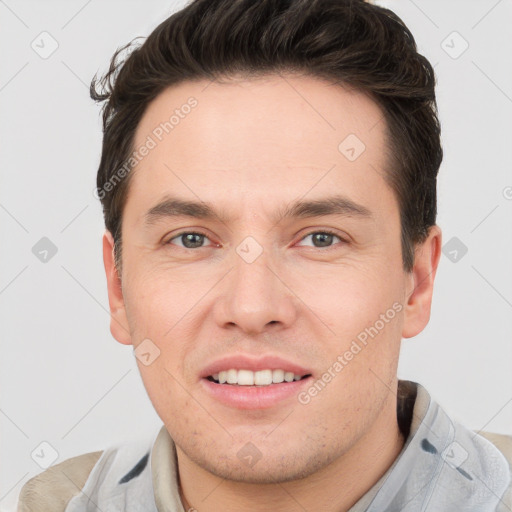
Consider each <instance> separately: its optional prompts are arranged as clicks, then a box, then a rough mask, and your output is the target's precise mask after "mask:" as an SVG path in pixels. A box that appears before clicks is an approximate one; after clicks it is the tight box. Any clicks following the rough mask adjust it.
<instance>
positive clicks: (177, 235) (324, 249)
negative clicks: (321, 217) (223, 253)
mask: <svg viewBox="0 0 512 512" xmlns="http://www.w3.org/2000/svg"><path fill="white" fill-rule="evenodd" d="M317 233H322V234H326V235H333V236H335V237H336V238H339V240H340V241H341V243H343V244H347V243H348V241H347V240H345V239H343V238H342V237H341V236H340V235H339V234H337V233H336V232H334V231H331V230H330V229H322V230H315V231H310V232H309V233H307V234H305V235H304V236H303V237H302V238H301V239H300V240H299V241H300V242H302V240H304V239H305V238H307V237H308V236H310V235H314V234H317ZM183 235H201V236H204V237H205V238H208V235H207V234H206V233H203V232H201V231H181V232H180V233H178V234H176V235H174V236H173V237H172V238H170V239H169V240H168V241H167V242H165V244H164V245H171V241H172V240H175V239H176V238H180V237H181V236H183ZM208 239H209V238H208ZM214 246H215V245H212V246H206V247H197V248H195V249H191V248H188V247H180V246H178V247H180V248H181V249H185V250H189V251H195V250H197V249H206V248H207V247H214ZM310 248H311V249H321V250H323V251H328V250H330V249H334V248H335V246H334V245H331V246H328V247H310Z"/></svg>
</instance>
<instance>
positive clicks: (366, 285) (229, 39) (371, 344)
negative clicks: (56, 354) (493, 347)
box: [19, 0, 512, 512]
mask: <svg viewBox="0 0 512 512" xmlns="http://www.w3.org/2000/svg"><path fill="white" fill-rule="evenodd" d="M120 55H121V52H118V53H117V54H116V55H115V56H114V58H113V59H112V64H111V68H110V70H109V72H108V74H107V75H106V76H105V77H104V79H103V80H102V81H101V82H100V83H98V82H97V81H96V80H94V81H93V84H92V86H91V92H92V96H93V98H94V99H96V100H99V101H103V100H106V104H105V110H104V115H103V121H104V140H103V151H102V158H101V162H100V166H99V170H98V179H97V193H98V198H99V199H100V200H101V202H102V205H103V211H104V216H105V223H106V228H107V230H106V232H105V235H104V238H103V256H104V264H105V270H106V276H107V285H108V294H109V305H110V311H111V332H112V335H113V336H114V338H115V339H116V340H117V341H119V342H120V343H123V344H126V345H133V347H134V350H135V354H136V356H137V364H138V367H139V370H140V373H141V376H142V380H143V382H144V385H145V387H146V390H147V392H148V395H149V398H150V399H151V401H152V403H153V405H154V407H155V410H156V411H157V413H158V415H159V416H160V418H161V419H162V422H163V426H162V429H161V430H160V432H159V434H158V436H157V437H156V439H150V440H145V441H144V442H141V443H140V444H135V443H134V444H130V445H118V446H114V447H109V448H107V449H105V450H104V451H102V452H95V453H90V454H85V455H80V456H78V457H75V458H73V459H68V460H67V461H64V462H63V463H61V464H58V465H56V466H54V467H52V468H50V469H49V470H47V471H45V472H44V473H42V474H41V475H38V476H37V477H35V478H34V479H32V480H31V481H29V482H28V483H27V484H26V485H25V487H24V488H23V490H22V494H21V496H20V507H19V510H65V511H67V512H72V511H73V512H74V511H86V510H130V511H132V510H133V511H134V510H152V511H159V512H162V511H171V510H180V511H183V510H197V511H199V512H211V511H243V510H251V511H255V510H261V511H263V510H273V511H279V510H283V511H292V510H324V511H333V512H334V511H336V512H338V511H350V512H356V511H357V512H360V511H372V512H377V511H378V512H382V511H389V512H390V511H397V510H407V511H416V510H417V511H420V510H421V511H436V512H439V511H454V510H457V511H461V510H462V511H475V512H476V511H478V512H482V511H491V510H492V511H494V510H499V511H504V510H512V498H511V470H510V466H509V463H510V460H511V459H512V453H511V451H512V448H511V445H512V438H511V437H510V436H504V435H496V434H494V435H493V434H486V437H487V439H486V438H485V437H484V435H480V434H483V433H475V432H472V431H470V430H468V429H467V428H466V427H464V426H463V425H461V424H459V423H458V422H457V421H455V420H453V419H452V418H450V416H449V415H448V414H447V413H446V412H445V411H444V410H443V409H442V408H441V407H440V406H439V404H437V403H436V401H435V400H434V399H433V398H432V397H430V395H429V393H428V392H427V390H426V389H425V388H424V387H423V386H421V385H420V384H419V383H415V382H410V381H399V380H398V378H397V364H398V357H399V351H400V343H401V339H402V338H410V337H413V336H415V335H417V334H419V333H420V332H421V331H422V330H423V329H424V328H425V326H426V324H427V323H428V321H429V317H430V305H431V300H432V293H433V285H434V278H435V275H436V270H437V267H438V263H439V258H440V248H441V238H442V235H441V230H440V228H439V227H438V226H437V225H436V223H435V219H436V177H437V172H438V169H439V166H440V163H441V160H442V149H441V145H440V127H439V122H438V119H437V115H436V104H435V93H434V84H435V78H434V73H433V69H432V67H431V65H430V64H429V62H428V61H427V60H426V59H425V58H424V57H423V56H421V55H419V54H418V53H417V51H416V46H415V42H414V38H413V36H412V35H411V33H410V32H409V30H408V29H407V28H406V27H405V26H404V24H403V22H402V21H401V20H400V19H399V18H398V17H397V16H396V15H394V14H393V13H392V12H390V11H388V10H386V9H383V8H380V7H377V6H374V5H371V4H368V3H365V2H363V1H348V0H347V1H343V0H336V1H335V0H319V1H311V0H308V1H305V0H302V1H301V0H296V1H292V2H281V1H278V0H268V1H266V0H262V1H259V2H251V1H248V0H246V1H244V0H242V1H235V2H233V1H232V0H196V1H195V2H192V3H190V4H189V5H188V6H187V7H185V8H184V9H183V10H181V11H179V12H178V13H176V14H174V15H173V16H171V17H170V18H169V19H167V20H166V21H164V22H163V23H162V24H161V25H159V26H158V27H157V28H156V29H155V30H154V31H153V33H152V34H151V35H150V36H149V37H148V39H147V40H146V41H145V43H144V44H143V45H142V46H141V47H140V48H137V49H135V50H134V51H133V52H132V53H131V54H130V56H129V57H127V58H126V60H125V61H124V62H122V61H121V60H120ZM507 458H508V462H507Z"/></svg>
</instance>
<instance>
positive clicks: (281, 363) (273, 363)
mask: <svg viewBox="0 0 512 512" xmlns="http://www.w3.org/2000/svg"><path fill="white" fill-rule="evenodd" d="M232 368H235V369H237V370H252V371H253V372H257V371H258V370H268V369H269V370H284V371H285V372H293V373H294V374H295V375H300V376H304V375H307V374H310V373H311V371H310V370H308V369H307V368H304V367H302V366H300V365H299V364H296V363H293V362H291V361H287V360H286V359H283V358H282V357H279V356H275V355H266V356H260V357H257V358H256V357H249V356H247V355H244V354H234V355H231V356H225V357H223V358H221V359H217V360H216V361H213V362H212V363H210V364H208V365H207V366H205V367H204V368H203V369H202V370H201V373H200V377H201V378H206V377H209V376H211V375H214V374H216V373H219V372H222V371H227V370H230V369H232Z"/></svg>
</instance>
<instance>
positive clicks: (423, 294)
mask: <svg viewBox="0 0 512 512" xmlns="http://www.w3.org/2000/svg"><path fill="white" fill-rule="evenodd" d="M441 241H442V232H441V228H440V227H439V226H437V225H434V226H432V227H431V228H430V230H429V235H428V237H427V239H426V240H425V242H423V243H422V244H421V245H418V246H416V250H415V255H414V267H413V270H412V272H411V274H410V279H409V280H408V283H410V285H408V289H407V290H406V292H407V293H406V296H405V315H404V324H403V329H402V337H403V338H412V337H413V336H416V335H418V334H419V333H420V332H421V331H423V329H424V328H425V327H426V325H427V324H428V321H429V320H430V309H431V305H432V295H433V291H434V279H435V276H436V272H437V267H438V265H439V259H440V256H441Z"/></svg>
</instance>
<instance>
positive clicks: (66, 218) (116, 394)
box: [0, 0, 512, 511]
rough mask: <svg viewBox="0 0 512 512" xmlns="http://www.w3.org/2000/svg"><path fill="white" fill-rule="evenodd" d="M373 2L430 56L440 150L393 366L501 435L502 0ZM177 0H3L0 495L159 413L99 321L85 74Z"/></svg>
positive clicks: (505, 309) (509, 327)
mask: <svg viewBox="0 0 512 512" xmlns="http://www.w3.org/2000/svg"><path fill="white" fill-rule="evenodd" d="M380 4H382V5H385V6H387V7H390V8H391V9H393V10H395V12H397V14H398V15H399V16H401V17H402V18H403V20H404V21H405V23H406V24H407V25H408V26H409V28H410V29H411V30H412V32H413V34H414V36H415V38H416V40H417V42H418V46H419V48H420V51H421V53H423V54H424V55H425V56H426V57H427V58H428V59H429V60H430V61H431V62H432V64H433V65H435V70H436V73H437V77H438V84H439V85H438V105H439V110H440V117H441V122H442V127H443V143H444V151H445V158H444V162H443V164H442V167H441V171H440V175H439V180H438V184H439V202H438V208H439V216H438V224H439V225H440V226H441V228H442V229H443V245H444V253H445V254H443V256H442V258H441V262H440V267H439V270H438V274H437V278H436V285H435V292H434V299H433V308H432V317H431V320H430V323H429V325H428V326H427V328H426V329H425V330H424V331H423V332H422V333H421V334H420V335H419V336H417V337H415V338H411V339H405V340H403V348H402V357H401V363H400V371H399V376H400V377H401V378H408V379H411V380H415V381H418V382H420V383H422V384H423V385H424V386H426V387H427V389H428V390H429V391H430V392H431V394H432V395H433V396H434V397H435V398H436V399H437V400H438V401H439V402H440V403H441V405H442V406H443V407H444V408H445V409H446V410H447V411H449V412H450V413H451V415H452V416H453V417H454V418H456V419H458V420H459V421H461V422H463V423H465V424H466V425H467V426H468V427H470V428H473V429H475V430H477V429H485V430H490V431H494V432H502V433H509V434H512V376H511V371H510V370H511V366H512V348H511V343H510V340H511V333H512V315H511V312H512V279H511V274H512V271H511V267H512V265H511V263H512V241H511V238H512V229H511V224H512V222H511V221H512V217H511V210H512V200H511V199H512V174H511V164H512V154H511V151H512V150H511V141H512V116H511V114H512V65H511V58H510V48H512V31H511V30H510V21H511V20H512V2H511V1H510V0H509V1H507V0H501V1H496V0H479V1H468V0H460V1H453V0H450V1H449V2H448V1H446V0H443V1H441V0H437V1H432V0H430V1H426V0H422V1H420V0H416V1H414V2H413V1H412V0H400V1H399V0H388V1H382V2H380ZM182 5H183V2H174V3H173V2H169V1H167V2H166V1H153V2H151V3H149V2H142V1H139V2H134V1H126V0H124V1H119V0H118V1H109V2H106V1H103V2H100V1H99V0H89V1H84V0H76V1H75V0H73V1H66V2H64V1H60V2H57V1H44V2H42V1H21V0H18V1H16V0H6V1H0V15H1V18H0V19H1V22H2V29H1V31H0V38H1V45H2V46H1V48H2V52H1V65H0V104H1V106H0V108H1V112H2V117H1V123H0V130H1V132H0V140H1V142H2V152H1V156H0V172H1V180H2V181H1V186H0V226H1V230H2V232H1V240H2V248H3V250H2V251H1V252H0V257H1V263H0V269H1V273H0V314H1V318H0V322H1V323H0V325H1V328H2V338H1V356H0V364H1V382H0V385H1V389H2V396H1V399H2V401H1V407H0V413H1V414H0V426H1V429H2V436H1V450H2V453H1V457H2V465H1V469H0V476H1V488H0V510H2V511H6V510H14V508H15V504H16V498H17V495H18V493H19V490H20V489H21V486H22V485H23V483H24V482H25V481H26V480H28V479H29V478H30V477H32V476H34V475H35V474H37V473H39V472H40V471H42V466H41V464H43V465H44V464H48V463H49V461H51V460H52V455H53V454H55V456H56V457H58V458H57V459H56V460H55V463H58V462H60V461H62V460H64V459H66V458H69V457H72V456H74V455H77V454H80V453H84V452H87V451H95V450H100V449H102V448H104V447H106V446H108V445H109V444H111V443H114V442H118V441H122V440H129V439H133V438H138V437H140V436H146V435H153V434H155V433H156V431H157V430H158V428H159V426H160V425H161V422H160V419H159V418H158V416H157V415H156V413H155V412H154V410H153V407H152V405H151V403H150V401H149V399H148V397H147V394H146V392H145V390H144V387H143V385H142V382H141V379H140V377H139V374H138V370H137V367H136V365H135V360H134V357H133V355H132V350H131V347H129V346H128V347H127V346H123V345H120V344H119V343H117V342H116V341H115V340H114V339H113V338H112V336H111V335H110V331H109V314H108V301H107V291H106V281H105V276H104V270H103V262H102V254H101V235H102V233H103V219H102V215H101V209H100V204H99V201H97V200H96V199H95V198H94V197H93V195H92V192H93V188H94V186H95V172H96V169H97V164H98V161H99V155H100V144H101V128H100V119H99V107H98V106H96V105H95V104H94V103H93V102H92V101H91V100H90V99H89V97H88V86H89V83H90V79H91V78H92V76H93V75H94V73H95V72H97V71H100V72H101V71H104V70H105V69H106V67H107V65H108V62H109V58H110V56H111V54H112V53H113V52H114V50H115V49H116V48H117V47H118V46H121V45H122V44H124V43H126V42H128V41H129V40H131V39H132V38H134V37H136V36H141V35H142V36H145V35H148V34H149V33H150V32H151V30H152V29H153V28H154V27H155V26H156V25H157V24H158V23H160V22H161V21H163V19H164V18H166V17H167V16H168V15H169V14H170V13H171V12H172V11H174V10H177V9H178V8H179V7H180V6H182ZM43 31H46V32H48V33H49V34H50V36H48V35H43V36H41V35H40V34H41V32H43ZM454 31H456V32H457V34H453V32H454ZM53 41H56V42H57V44H58V48H57V49H56V51H55V52H54V53H53V54H52V55H50V56H47V58H42V57H41V56H40V55H41V53H44V52H49V51H50V50H51V49H52V44H55V43H54V42H53ZM443 41H444V42H443ZM465 41H467V44H469V47H468V48H467V50H466V51H464V52H463V53H461V51H462V50H463V49H464V48H465V45H466V43H465ZM33 42H34V43H33ZM31 45H33V46H35V47H36V48H37V52H36V51H35V50H34V49H33V47H32V46H31ZM38 52H39V53H38ZM44 56H46V55H44ZM43 237H47V238H48V239H50V240H51V242H52V243H53V244H54V245H55V247H56V248H57V252H56V254H55V255H53V256H52V255H51V252H50V253H49V254H48V256H47V261H46V262H42V261H40V259H38V257H36V255H35V254H34V253H33V250H32V249H33V247H34V246H35V245H36V244H37V243H38V242H39V241H40V239H41V238H43ZM452 239H453V240H452ZM40 243H44V242H40ZM445 244H449V245H445ZM462 244H463V245H464V246H465V247H467V253H466V254H465V255H462V252H461V247H462ZM37 247H39V246H36V248H37ZM454 249H455V250H457V251H458V252H457V255H458V258H457V261H452V259H453V255H454V254H455V253H453V252H452V254H450V251H453V250H454ZM36 252H37V251H36ZM43 442H44V443H49V445H47V444H43V445H41V443H43Z"/></svg>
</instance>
